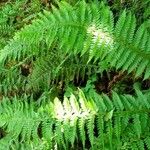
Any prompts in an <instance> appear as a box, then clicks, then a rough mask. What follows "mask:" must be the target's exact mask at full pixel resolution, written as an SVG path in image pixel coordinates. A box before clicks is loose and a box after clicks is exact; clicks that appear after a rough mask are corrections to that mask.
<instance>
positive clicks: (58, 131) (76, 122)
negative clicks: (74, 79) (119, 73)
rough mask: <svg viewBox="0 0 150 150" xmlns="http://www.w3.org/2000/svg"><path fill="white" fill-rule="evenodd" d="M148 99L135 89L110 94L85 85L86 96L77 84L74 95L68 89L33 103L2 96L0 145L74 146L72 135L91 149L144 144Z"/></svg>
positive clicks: (8, 146)
mask: <svg viewBox="0 0 150 150" xmlns="http://www.w3.org/2000/svg"><path fill="white" fill-rule="evenodd" d="M149 99H150V97H148V96H145V95H143V94H142V93H141V92H140V91H137V96H135V97H133V96H131V95H118V94H117V93H115V92H114V93H113V94H112V98H109V97H108V96H107V95H105V94H102V95H99V94H97V93H96V92H94V91H90V96H88V97H87V98H86V97H85V95H84V93H83V92H82V91H81V90H79V93H78V96H75V95H73V94H71V96H70V97H69V98H67V97H64V100H63V102H60V100H59V99H58V98H55V99H54V102H53V103H52V102H50V103H49V104H42V105H41V106H40V107H37V106H36V103H33V102H29V103H27V101H32V97H31V98H28V97H26V96H23V97H22V99H17V97H15V98H13V99H11V100H9V99H7V98H4V99H3V101H2V102H1V104H0V118H1V119H0V127H1V128H2V129H3V130H4V131H5V132H6V135H5V136H4V137H3V138H2V139H1V140H0V145H1V149H6V150H7V149H9V148H12V149H19V147H20V148H22V149H23V148H26V147H27V145H28V146H31V147H33V148H36V147H37V146H39V145H40V147H39V148H40V149H44V150H45V149H50V148H54V147H57V148H58V149H70V148H71V147H72V148H73V147H74V149H75V148H76V146H75V143H76V142H77V141H78V142H79V141H81V142H82V146H83V149H84V148H85V143H86V142H87V141H88V140H89V141H90V147H91V148H90V149H134V146H135V147H137V149H139V150H140V149H141V147H147V148H148V149H149V148H150V147H149V138H150V132H149V130H150V125H149V122H150V119H149V117H148V114H149V112H150V110H149V108H150V101H149ZM4 139H5V140H4ZM6 139H7V140H6ZM8 141H9V142H8ZM18 142H19V145H18ZM8 143H9V144H8ZM3 145H4V147H5V148H2V146H3ZM142 145H143V146H142ZM17 146H18V148H17ZM80 146H81V145H80ZM143 149H144V148H143Z"/></svg>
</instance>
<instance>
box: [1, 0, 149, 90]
mask: <svg viewBox="0 0 150 150" xmlns="http://www.w3.org/2000/svg"><path fill="white" fill-rule="evenodd" d="M58 6H59V8H55V7H54V6H52V11H51V12H49V11H44V12H43V13H40V14H39V18H38V19H35V20H33V23H32V24H30V25H27V26H25V27H24V28H23V29H22V30H21V31H19V32H17V33H16V35H15V36H14V38H13V39H12V40H10V41H9V43H8V45H7V46H5V48H4V49H2V50H1V51H0V66H1V73H4V74H3V76H4V77H6V76H7V77H8V78H9V80H10V81H11V80H12V79H13V78H18V80H19V81H22V80H24V78H23V77H22V74H21V72H20V67H21V66H22V64H26V63H27V60H28V62H29V61H30V62H32V71H31V72H30V73H29V74H30V75H29V77H28V78H27V79H26V80H27V82H26V83H28V84H29V86H31V85H33V86H34V87H35V86H37V85H38V83H40V82H36V80H38V81H40V80H41V81H42V80H43V79H42V77H44V76H45V75H48V77H46V78H47V79H48V78H49V79H50V82H51V81H52V80H55V79H56V80H58V79H60V77H61V76H64V74H65V73H64V72H66V71H65V69H67V70H68V71H67V74H69V75H70V74H72V76H71V77H68V76H67V79H68V80H69V81H72V80H71V79H72V78H73V75H74V76H75V74H76V73H75V72H76V69H73V68H75V67H74V66H77V65H78V64H76V58H77V60H83V62H84V64H82V63H79V67H78V68H82V66H83V65H85V64H86V66H88V65H93V64H94V65H96V67H95V68H97V69H96V71H95V72H97V70H98V68H100V66H98V64H100V63H101V60H103V61H105V62H106V63H108V64H110V66H113V67H115V68H116V69H122V70H123V71H125V70H127V72H128V73H130V72H135V76H140V75H141V74H142V73H143V72H144V79H147V78H149V76H150V72H149V69H150V68H149V66H150V65H149V64H150V62H149V60H150V52H149V46H150V35H149V32H147V27H145V25H144V24H143V25H141V26H140V27H139V28H138V27H137V26H136V19H135V17H134V15H133V14H131V13H127V12H126V11H123V13H122V14H121V15H120V17H119V19H118V21H117V23H116V24H115V25H114V18H113V14H112V12H111V11H110V10H109V7H107V6H105V5H104V4H103V3H88V4H87V3H85V2H81V3H78V4H77V5H76V6H71V5H69V4H67V3H59V4H58ZM56 57H57V58H56ZM75 57H76V58H75ZM55 58H56V59H55ZM68 60H71V61H68ZM12 62H14V63H12ZM8 64H10V65H9V67H8ZM14 64H15V65H14ZM67 64H69V66H73V68H72V69H69V66H68V67H67ZM43 66H44V67H43ZM50 66H53V68H51V67H50ZM85 68H86V69H87V70H86V71H88V70H90V69H91V68H90V67H85ZM6 70H7V71H6ZM14 70H15V71H16V73H15V76H14V77H13V75H10V74H11V72H13V71H14ZM71 70H74V72H73V73H72V72H71ZM80 71H81V69H79V74H80ZM37 72H38V73H37ZM8 74H9V75H8ZM12 74H14V73H12ZM51 75H53V77H52V78H51ZM10 76H11V78H10ZM16 76H17V77H16ZM83 76H85V74H84V75H83ZM39 78H40V79H39ZM4 80H5V79H4ZM19 81H18V82H19ZM4 82H5V83H7V81H2V83H1V84H2V85H3V84H4ZM50 82H49V81H48V83H50ZM34 83H37V84H36V85H34ZM43 83H45V84H44V86H47V85H48V86H49V84H47V81H45V82H43ZM7 84H9V83H7ZM20 84H21V83H20ZM20 86H21V85H20ZM38 86H42V85H38ZM38 86H37V87H38ZM42 87H43V86H42ZM44 88H45V87H44Z"/></svg>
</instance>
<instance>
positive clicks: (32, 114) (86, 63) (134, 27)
mask: <svg viewBox="0 0 150 150" xmlns="http://www.w3.org/2000/svg"><path fill="white" fill-rule="evenodd" d="M21 2H22V1H21ZM21 2H20V5H21V6H22V3H23V2H22V3H21ZM15 4H18V2H16V3H15ZM27 4H28V3H27V2H25V3H23V6H24V5H25V6H26V5H27ZM33 4H35V5H31V6H32V7H31V12H32V11H33V10H36V11H35V12H36V13H35V14H34V15H33V16H32V15H31V16H29V18H26V19H25V20H26V21H27V24H26V23H25V24H24V23H23V22H20V26H19V27H18V28H20V27H22V26H24V27H23V28H21V30H18V29H17V26H13V25H14V24H13V23H12V24H11V23H10V25H12V26H13V27H12V28H11V26H9V25H8V28H10V29H12V31H7V32H4V33H3V31H5V29H4V27H5V26H6V24H7V23H6V22H7V19H8V18H7V16H6V18H5V17H4V14H3V13H2V17H0V28H2V31H1V32H2V37H3V38H4V37H5V35H9V34H10V35H11V36H13V34H14V32H15V31H16V30H17V32H15V35H14V36H13V38H12V39H11V40H10V38H11V37H8V38H7V40H6V41H5V42H4V43H3V39H2V40H0V43H1V42H2V44H0V47H1V50H0V68H1V69H0V77H1V79H0V99H1V103H0V118H1V119H0V130H1V131H2V134H0V148H1V149H2V150H4V149H6V150H7V149H41V150H46V149H66V150H67V149H91V150H92V149H93V150H95V149H103V150H107V149H110V150H113V149H133V150H134V149H140V150H144V149H150V143H149V142H150V132H149V130H150V126H149V111H150V102H149V99H150V94H149V88H148V89H145V90H143V88H142V83H143V81H142V83H141V84H139V82H140V80H144V82H146V81H147V80H149V77H150V71H149V69H150V67H149V66H150V52H149V48H150V32H149V27H148V21H149V20H146V21H145V22H143V23H142V24H141V25H139V22H138V23H137V21H138V20H137V19H136V17H135V15H134V14H133V13H132V12H131V11H128V10H123V11H122V12H121V13H120V15H119V16H117V18H116V16H114V12H113V11H111V8H110V7H108V6H107V5H105V3H104V2H89V3H86V2H85V1H82V2H78V3H77V4H75V5H73V6H72V5H70V4H68V3H66V2H59V3H57V5H55V6H54V5H51V6H49V3H48V1H44V4H45V5H46V9H48V8H49V7H50V8H51V10H50V11H49V10H43V11H40V9H41V7H42V5H41V3H40V2H39V1H33ZM20 5H17V7H16V8H18V7H19V6H20ZM7 6H8V5H6V8H7ZM15 6H16V5H15ZM34 6H35V7H34ZM36 8H37V9H36ZM11 9H12V7H11ZM4 10H5V9H4ZM4 10H2V11H4ZM12 10H13V9H12ZM39 11H40V12H39ZM6 12H7V11H6ZM37 12H39V13H38V15H37ZM15 13H17V12H16V11H15ZM23 16H24V15H23ZM24 17H25V16H24ZM1 18H4V19H1ZM32 18H33V21H32V22H31V19H32ZM2 23H4V26H3V25H2ZM4 39H5V38H4ZM112 70H113V71H114V70H115V71H116V72H117V71H118V72H119V74H117V75H116V74H115V75H114V76H113V78H112V76H111V73H112ZM112 74H113V73H112ZM131 74H132V75H131ZM125 75H128V76H130V75H131V76H130V77H128V76H127V80H128V79H129V78H130V79H132V80H133V82H136V83H133V84H134V85H133V86H134V89H133V87H131V88H132V92H131V93H130V94H125V92H126V91H125V90H124V91H123V92H124V93H123V94H121V92H115V91H114V90H112V87H113V84H116V83H117V80H123V78H125V77H124V76H125ZM106 78H107V79H106ZM103 80H104V81H103ZM106 80H107V82H106ZM101 83H103V84H104V85H101ZM148 83H149V82H148ZM103 86H104V88H103ZM125 86H127V85H125ZM76 87H80V88H82V90H80V89H79V90H76ZM119 88H120V89H119V90H118V91H121V86H119ZM99 89H100V90H99ZM101 89H105V94H104V93H102V91H103V90H101ZM87 143H88V144H87Z"/></svg>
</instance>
